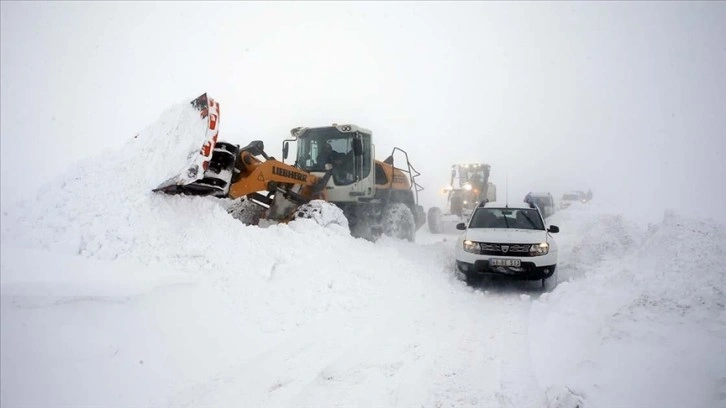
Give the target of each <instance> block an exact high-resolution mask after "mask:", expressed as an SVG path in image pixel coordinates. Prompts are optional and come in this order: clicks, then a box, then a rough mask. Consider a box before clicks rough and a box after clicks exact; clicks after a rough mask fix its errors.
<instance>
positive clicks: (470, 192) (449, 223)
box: [427, 163, 497, 234]
mask: <svg viewBox="0 0 726 408" xmlns="http://www.w3.org/2000/svg"><path fill="white" fill-rule="evenodd" d="M490 170H491V166H490V165H488V164H485V163H459V164H454V165H452V166H451V180H450V181H449V185H448V186H447V187H446V188H444V189H443V192H444V194H446V207H445V209H444V210H442V209H441V208H440V207H431V208H429V210H428V214H427V220H428V225H429V231H431V232H432V233H434V234H439V233H442V232H457V231H456V224H458V223H460V222H466V221H467V219H468V218H469V216H470V215H471V213H472V212H473V211H474V210H475V209H476V207H477V206H478V205H479V203H481V202H482V201H496V199H497V188H496V186H495V185H494V184H492V183H491V182H490V181H489V174H490Z"/></svg>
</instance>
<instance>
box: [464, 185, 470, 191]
mask: <svg viewBox="0 0 726 408" xmlns="http://www.w3.org/2000/svg"><path fill="white" fill-rule="evenodd" d="M464 190H466V191H469V190H471V184H469V183H466V184H464Z"/></svg>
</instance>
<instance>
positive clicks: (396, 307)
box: [0, 104, 726, 408]
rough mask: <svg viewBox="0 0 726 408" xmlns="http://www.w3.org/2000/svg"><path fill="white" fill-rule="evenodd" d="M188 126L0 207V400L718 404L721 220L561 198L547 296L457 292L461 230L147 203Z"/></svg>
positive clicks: (181, 110) (171, 114)
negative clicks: (405, 228)
mask: <svg viewBox="0 0 726 408" xmlns="http://www.w3.org/2000/svg"><path fill="white" fill-rule="evenodd" d="M192 113H194V112H193V111H192ZM186 114H189V110H186V111H185V107H184V106H183V104H180V105H178V106H176V107H174V108H172V109H170V110H168V111H167V112H166V113H164V114H163V115H161V116H160V118H159V120H158V121H157V122H156V123H154V124H152V125H151V126H149V127H148V128H147V129H145V130H143V131H142V132H140V133H139V135H138V136H137V137H135V138H131V139H130V140H129V142H128V143H127V145H126V146H125V147H124V148H123V149H120V150H118V151H109V152H105V153H104V154H103V155H101V156H99V157H95V158H91V159H88V160H86V161H83V162H79V163H78V164H77V165H76V166H75V167H74V168H73V169H72V170H70V171H69V172H67V173H64V174H60V175H58V177H57V179H56V180H55V181H54V182H52V183H49V184H48V185H46V186H45V187H44V188H42V189H41V190H40V191H39V192H38V193H37V195H36V196H34V197H29V198H28V199H27V200H25V201H23V202H20V203H18V204H17V205H16V206H14V207H11V208H3V213H2V223H1V224H2V236H1V238H2V239H1V242H2V245H1V251H2V252H1V254H0V268H1V271H0V294H1V295H2V296H1V306H2V307H1V309H0V311H1V319H0V321H1V327H0V370H1V372H0V388H1V389H0V403H1V404H2V406H3V407H34V406H104V407H116V406H118V407H128V406H152V407H161V406H164V407H166V406H174V407H177V406H182V407H183V406H230V407H231V406H276V407H277V406H321V407H322V406H375V407H379V406H386V407H395V406H401V407H409V406H423V407H444V406H446V407H469V406H486V407H489V406H496V407H544V406H547V407H562V408H571V407H574V406H577V405H580V406H582V405H584V406H587V407H613V406H633V407H682V406H689V407H714V406H726V347H725V346H724V345H725V344H726V297H725V296H724V291H725V290H726V273H725V271H724V265H725V264H726V255H724V251H722V248H724V244H726V226H724V225H721V224H717V223H715V222H714V221H713V220H708V219H697V218H686V217H684V216H682V215H679V214H677V213H670V212H669V213H666V214H664V215H663V219H662V221H661V222H660V223H656V224H652V225H643V224H642V223H641V222H640V221H639V220H634V219H629V218H628V217H627V216H626V215H625V214H621V213H612V212H610V211H609V209H610V208H613V206H611V205H609V203H606V202H602V201H599V200H598V198H596V199H595V200H593V201H592V202H590V203H587V204H581V203H574V204H573V205H572V206H570V207H569V208H568V209H566V210H562V211H559V212H558V213H556V214H555V215H553V216H552V217H551V218H549V219H548V222H549V223H550V224H554V225H558V226H559V227H560V229H561V232H560V233H558V234H556V235H555V237H556V239H557V241H558V244H559V250H560V253H559V257H560V261H559V266H558V279H559V281H560V284H559V286H557V287H556V288H555V289H554V290H553V291H552V292H549V293H540V291H539V289H538V284H537V283H536V282H535V283H531V284H530V283H528V282H523V283H516V282H497V281H492V282H485V284H484V286H482V287H477V288H471V287H467V286H466V285H465V284H464V283H463V282H461V281H460V280H459V279H458V278H457V276H456V274H455V273H454V270H453V263H454V259H453V256H454V244H455V242H456V235H455V234H443V235H432V234H430V233H428V229H427V227H422V228H421V229H420V230H419V231H418V233H417V237H416V242H415V243H412V242H408V241H402V240H396V239H392V238H387V237H384V238H382V239H380V240H379V241H377V242H375V243H374V242H369V241H366V240H363V239H356V238H353V237H351V236H350V234H348V232H347V230H346V229H345V228H344V227H343V226H341V225H340V223H338V222H330V223H329V224H330V225H327V226H326V227H323V226H321V225H320V224H319V223H317V222H315V220H314V219H298V220H296V221H294V222H291V223H290V224H271V225H266V226H264V227H259V226H248V225H244V224H243V223H241V222H240V221H239V220H237V219H235V217H233V216H232V215H230V214H229V213H227V211H226V210H225V209H226V208H227V207H228V205H229V203H228V202H225V201H224V200H219V199H215V198H202V197H183V196H166V195H159V194H154V193H152V192H151V189H152V188H154V187H156V185H158V184H159V183H160V182H162V181H163V180H165V179H166V178H167V177H169V176H170V175H171V174H172V173H173V172H174V171H179V170H181V168H183V167H184V165H185V159H186V157H181V156H182V155H185V154H186V153H188V151H189V147H190V146H191V145H189V146H187V145H184V140H185V137H184V135H186V134H187V133H193V132H196V131H197V130H195V129H190V128H188V127H179V125H178V123H180V122H183V120H180V118H184V117H185V116H184V115H186ZM222 120H223V118H222ZM221 138H222V139H224V136H221ZM234 142H236V143H240V144H243V143H245V141H242V140H240V141H234ZM321 219H323V220H326V219H327V220H328V221H330V220H334V219H335V216H334V215H333V218H321Z"/></svg>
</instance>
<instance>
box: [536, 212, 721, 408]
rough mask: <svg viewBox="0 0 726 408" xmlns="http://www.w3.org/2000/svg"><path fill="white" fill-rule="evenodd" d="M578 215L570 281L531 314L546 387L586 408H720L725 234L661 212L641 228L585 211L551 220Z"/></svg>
mask: <svg viewBox="0 0 726 408" xmlns="http://www.w3.org/2000/svg"><path fill="white" fill-rule="evenodd" d="M575 214H577V215H576V216H577V217H583V218H582V220H581V221H580V222H581V224H580V225H581V226H580V228H579V232H578V234H577V236H565V237H564V239H563V240H562V241H565V242H568V243H567V244H566V245H565V253H564V254H561V258H562V259H565V260H567V262H566V263H564V264H563V265H562V267H563V268H562V270H561V272H565V275H566V276H568V281H567V282H564V283H561V284H560V286H559V287H558V289H557V290H556V291H554V292H552V293H550V294H546V295H543V296H542V297H541V298H540V299H539V300H538V301H535V302H533V307H532V313H531V316H530V319H531V320H530V333H531V338H530V349H531V352H532V358H533V365H534V367H535V371H536V372H537V375H538V378H539V379H540V381H541V383H542V385H543V386H546V385H547V384H549V385H552V386H553V387H555V388H556V387H560V388H562V387H563V386H564V385H566V386H567V387H568V388H569V390H568V391H567V392H568V393H569V392H570V391H571V392H572V393H574V395H576V396H578V397H582V398H583V399H584V400H585V401H586V405H587V406H588V407H608V406H644V407H645V406H653V407H655V406H658V407H680V406H691V407H711V406H723V405H725V404H726V369H725V368H724V367H726V350H725V349H724V346H723V345H724V339H726V297H725V296H724V292H725V291H726V270H725V267H724V265H726V252H724V251H723V248H724V245H725V244H726V227H724V226H723V225H719V224H716V223H714V222H713V221H712V220H701V219H691V218H686V217H682V216H678V215H676V214H674V213H672V212H667V213H666V214H665V216H664V218H663V221H662V222H661V223H659V224H655V225H651V226H650V227H649V228H648V230H647V231H639V229H638V228H635V227H634V226H633V225H632V224H629V223H627V222H624V221H623V218H622V217H621V216H619V215H613V214H608V213H606V212H599V211H593V209H592V208H586V207H580V208H575V210H574V212H569V213H568V212H566V211H563V212H562V213H561V214H560V215H559V216H560V219H559V220H557V221H558V222H560V223H564V224H567V223H568V220H572V219H573V218H571V217H574V216H575ZM560 397H562V395H560ZM554 400H555V399H554V397H553V398H551V399H550V401H551V402H553V401H554ZM556 405H557V404H555V403H554V402H553V406H556Z"/></svg>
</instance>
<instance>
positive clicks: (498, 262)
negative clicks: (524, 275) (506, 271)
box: [489, 258, 522, 268]
mask: <svg viewBox="0 0 726 408" xmlns="http://www.w3.org/2000/svg"><path fill="white" fill-rule="evenodd" d="M489 263H490V264H491V265H492V266H512V267H514V268H519V267H520V266H522V261H520V260H519V259H499V258H494V259H490V260H489Z"/></svg>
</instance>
